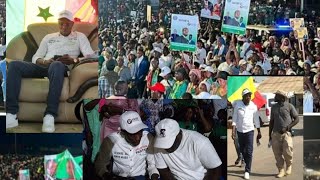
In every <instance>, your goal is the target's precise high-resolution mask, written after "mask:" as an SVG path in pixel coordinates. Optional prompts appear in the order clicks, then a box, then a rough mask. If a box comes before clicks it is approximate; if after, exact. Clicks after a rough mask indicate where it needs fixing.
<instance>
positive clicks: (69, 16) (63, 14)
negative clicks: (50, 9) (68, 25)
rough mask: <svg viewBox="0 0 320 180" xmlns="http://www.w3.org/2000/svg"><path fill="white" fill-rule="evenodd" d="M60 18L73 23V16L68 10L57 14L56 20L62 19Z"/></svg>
mask: <svg viewBox="0 0 320 180" xmlns="http://www.w3.org/2000/svg"><path fill="white" fill-rule="evenodd" d="M62 18H67V19H68V20H70V21H73V14H72V12H70V11H68V10H63V11H61V12H60V13H59V18H58V19H62Z"/></svg>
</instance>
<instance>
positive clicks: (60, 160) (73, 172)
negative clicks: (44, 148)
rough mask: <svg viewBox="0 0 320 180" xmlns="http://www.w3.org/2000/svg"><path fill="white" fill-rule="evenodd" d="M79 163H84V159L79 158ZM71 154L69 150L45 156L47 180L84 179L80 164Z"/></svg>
mask: <svg viewBox="0 0 320 180" xmlns="http://www.w3.org/2000/svg"><path fill="white" fill-rule="evenodd" d="M77 161H78V162H82V159H81V158H80V157H79V158H77ZM77 161H76V160H75V158H74V157H73V156H72V155H71V154H70V152H69V151H68V150H65V151H64V152H62V153H60V154H54V155H45V156H44V170H45V179H46V180H54V179H75V180H81V179H82V178H83V175H82V168H81V167H80V166H79V164H78V162H77Z"/></svg>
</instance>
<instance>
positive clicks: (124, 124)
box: [120, 111, 148, 134]
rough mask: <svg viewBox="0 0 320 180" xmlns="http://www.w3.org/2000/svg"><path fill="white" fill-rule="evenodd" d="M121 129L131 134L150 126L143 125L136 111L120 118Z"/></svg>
mask: <svg viewBox="0 0 320 180" xmlns="http://www.w3.org/2000/svg"><path fill="white" fill-rule="evenodd" d="M120 127H121V129H123V130H125V131H127V132H128V133H130V134H134V133H136V132H138V131H140V130H141V129H145V128H148V126H146V125H145V124H143V122H142V120H141V118H140V115H139V114H138V113H137V112H135V111H126V112H124V113H123V114H122V115H121V116H120Z"/></svg>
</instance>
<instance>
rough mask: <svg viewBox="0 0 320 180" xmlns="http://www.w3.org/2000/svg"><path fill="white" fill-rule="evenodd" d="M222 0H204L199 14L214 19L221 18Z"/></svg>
mask: <svg viewBox="0 0 320 180" xmlns="http://www.w3.org/2000/svg"><path fill="white" fill-rule="evenodd" d="M222 6H223V2H222V0H215V1H214V0H204V1H203V8H202V9H201V12H200V16H201V17H205V18H210V19H215V20H220V19H221V13H222Z"/></svg>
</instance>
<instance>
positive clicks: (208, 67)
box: [204, 66, 217, 73]
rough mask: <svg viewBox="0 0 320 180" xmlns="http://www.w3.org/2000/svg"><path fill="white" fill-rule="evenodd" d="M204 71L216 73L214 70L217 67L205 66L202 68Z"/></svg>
mask: <svg viewBox="0 0 320 180" xmlns="http://www.w3.org/2000/svg"><path fill="white" fill-rule="evenodd" d="M204 71H209V72H212V73H216V72H217V69H214V68H213V67H211V66H207V67H206V68H204Z"/></svg>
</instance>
